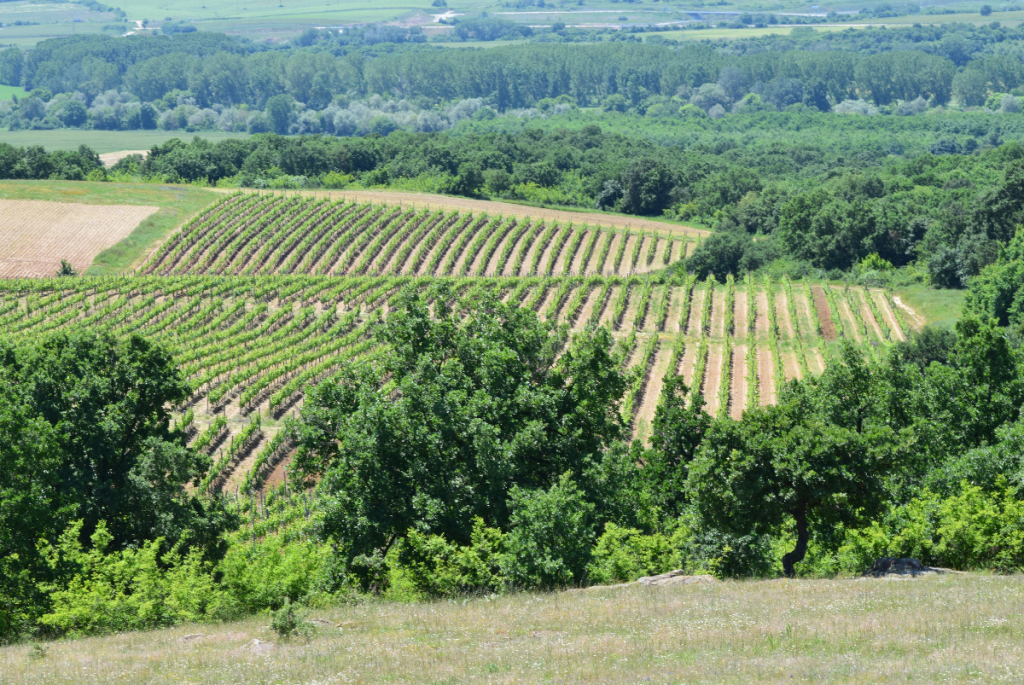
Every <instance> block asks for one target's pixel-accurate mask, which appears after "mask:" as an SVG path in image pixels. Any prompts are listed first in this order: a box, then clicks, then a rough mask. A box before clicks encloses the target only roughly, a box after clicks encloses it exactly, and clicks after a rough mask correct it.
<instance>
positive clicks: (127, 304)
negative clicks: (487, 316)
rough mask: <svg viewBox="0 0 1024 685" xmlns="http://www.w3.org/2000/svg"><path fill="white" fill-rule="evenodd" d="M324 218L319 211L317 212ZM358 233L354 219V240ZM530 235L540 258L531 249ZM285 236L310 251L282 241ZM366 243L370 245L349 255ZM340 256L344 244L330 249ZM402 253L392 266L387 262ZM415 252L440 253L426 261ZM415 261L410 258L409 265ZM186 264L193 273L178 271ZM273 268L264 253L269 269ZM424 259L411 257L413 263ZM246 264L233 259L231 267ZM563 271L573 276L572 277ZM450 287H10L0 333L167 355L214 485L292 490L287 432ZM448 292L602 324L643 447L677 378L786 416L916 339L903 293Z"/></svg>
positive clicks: (202, 283) (485, 233)
mask: <svg viewBox="0 0 1024 685" xmlns="http://www.w3.org/2000/svg"><path fill="white" fill-rule="evenodd" d="M243 200H244V199H240V200H235V202H242V201H243ZM232 206H234V204H232ZM263 206H264V207H265V208H266V209H267V211H268V212H271V213H273V212H275V211H277V210H275V209H274V208H275V207H278V205H277V204H276V203H274V202H272V201H265V204H264V205H263ZM222 209H223V207H222ZM278 209H286V208H283V207H278ZM310 209H311V211H313V212H316V211H318V210H317V209H316V206H315V205H313V204H312V203H311V205H310ZM320 209H323V208H320ZM344 211H345V212H346V213H347V214H349V215H351V216H352V217H356V216H361V217H363V219H366V218H367V217H372V216H375V215H377V214H380V213H388V212H391V213H394V212H393V210H390V209H387V208H369V207H362V208H360V207H346V208H344ZM211 218H212V217H211ZM404 219H405V220H403V214H402V213H399V214H398V220H397V221H396V222H393V223H399V224H400V225H401V226H403V227H407V228H408V230H407V231H406V233H407V234H408V235H410V236H411V235H413V234H416V233H417V232H418V233H419V234H421V235H423V234H429V233H438V234H440V233H444V234H445V236H448V235H449V234H451V233H452V232H453V231H452V230H451V229H452V227H455V226H459V225H460V222H461V223H462V224H464V225H466V226H469V225H477V224H479V225H481V226H482V229H481V230H477V231H476V232H474V233H469V232H467V231H466V230H464V229H460V230H459V232H458V233H455V236H456V237H455V238H452V239H450V241H451V242H452V243H456V242H461V243H465V244H467V245H470V247H469V248H467V249H469V250H471V251H472V252H473V254H474V255H475V256H474V257H473V260H472V263H473V264H481V263H488V262H493V260H491V259H485V256H486V254H487V253H488V252H490V253H492V256H493V254H499V255H500V254H502V253H505V252H507V253H508V254H509V255H511V254H512V253H513V252H514V250H512V249H508V250H506V249H505V248H503V247H501V245H502V244H505V245H507V244H508V241H505V239H504V237H501V238H499V237H497V236H505V235H509V234H516V235H518V236H519V237H518V238H517V241H518V242H517V243H514V244H519V245H520V248H519V250H518V253H517V254H516V255H515V256H514V257H512V260H513V264H520V265H521V266H523V267H524V268H523V269H522V273H535V272H537V271H540V270H541V269H539V268H538V267H537V264H539V263H540V260H539V259H537V258H536V257H532V256H529V255H531V254H532V255H536V254H537V252H538V250H537V249H536V248H534V247H529V248H527V247H522V246H527V245H532V244H533V243H534V242H538V241H541V242H546V243H547V244H548V245H549V246H550V245H551V244H552V243H555V242H560V243H562V245H563V247H562V248H559V250H558V251H556V250H555V249H554V248H550V249H547V248H546V249H545V250H544V252H543V254H545V255H550V254H552V253H553V254H555V255H556V256H557V255H563V254H564V255H573V254H574V253H575V252H576V251H577V248H578V247H579V245H583V248H582V249H583V250H584V251H591V252H594V253H598V254H600V253H601V252H606V253H610V252H612V250H613V248H612V247H609V244H613V243H614V241H615V240H618V239H619V238H621V236H622V234H612V233H609V234H608V235H610V236H611V237H612V239H611V241H609V240H608V239H607V237H606V236H603V235H597V236H596V237H595V235H593V234H592V233H589V232H577V231H576V230H575V229H572V228H570V227H568V226H566V227H556V226H547V227H543V226H531V225H523V226H518V225H513V226H508V225H507V224H505V223H504V222H503V221H502V220H501V219H489V218H486V217H484V218H473V219H469V218H463V219H460V218H459V217H452V216H449V215H442V214H432V215H428V216H426V217H421V216H419V215H418V214H411V215H409V216H405V217H404ZM361 220H362V219H353V220H352V224H353V226H354V225H356V222H358V221H361ZM368 220H369V219H368ZM218 221H219V220H218ZM374 221H376V222H379V221H380V219H376V220H374ZM492 224H493V225H494V226H493V227H491V226H492ZM362 225H363V226H366V224H365V223H364V224H362ZM329 230H330V229H323V231H321V232H324V233H326V232H328V231H329ZM401 230H402V229H400V228H399V229H395V230H394V231H391V235H390V237H385V236H389V233H388V232H386V231H381V230H380V229H377V230H376V232H373V231H365V230H364V231H363V232H362V233H360V235H359V236H358V237H357V238H356V239H355V240H354V241H351V242H350V243H349V244H348V245H349V247H346V248H344V250H343V251H342V258H343V259H342V260H340V261H338V263H339V264H344V265H347V266H346V267H345V268H344V269H343V270H344V271H356V272H359V273H366V272H371V273H372V272H373V269H369V268H366V269H361V268H360V266H359V265H363V266H367V265H371V264H376V263H385V264H394V263H396V262H398V261H401V260H399V259H398V257H397V255H398V254H400V253H401V252H402V251H404V250H405V248H404V247H401V246H398V247H395V246H394V245H392V240H391V238H392V237H393V236H394V235H397V234H398V233H399V232H401ZM183 233H184V232H183ZM530 233H532V234H533V235H534V238H533V239H532V242H531V240H530V239H527V238H526V237H525V236H526V235H527V234H530ZM278 234H280V235H281V236H287V235H298V233H296V232H294V231H292V232H285V231H283V230H282V231H278ZM556 234H557V235H556ZM445 239H446V240H449V238H447V237H446V238H445ZM411 240H412V238H411V237H410V240H409V241H411ZM217 241H218V239H217V238H212V239H211V240H210V241H209V243H210V245H211V247H210V249H204V250H200V249H199V248H198V247H197V248H196V249H195V250H191V251H185V250H177V251H176V248H175V247H174V245H181V244H183V243H182V242H181V241H180V240H174V241H172V242H170V243H168V245H169V246H170V247H167V249H165V250H162V251H161V255H163V256H161V257H160V258H159V261H157V262H155V263H158V264H163V263H166V264H171V263H175V264H178V263H180V262H181V261H184V262H186V263H188V264H189V265H190V266H189V267H188V268H190V269H204V268H206V267H205V266H204V265H205V264H206V263H207V262H212V263H213V264H216V263H220V261H219V260H224V261H227V260H228V259H229V257H230V255H232V254H234V255H235V257H237V256H238V255H239V254H241V253H242V252H243V251H244V248H241V249H238V250H234V248H231V249H230V250H225V249H219V250H218V251H216V252H214V251H213V249H212V244H213V243H215V242H217ZM356 241H359V242H360V243H361V244H362V245H363V247H362V248H359V249H358V250H357V249H354V248H353V249H350V248H351V246H352V245H354V244H356ZM409 241H406V242H407V243H408V242H409ZM223 242H228V241H223ZM597 243H601V244H600V245H597ZM264 244H265V245H269V244H270V242H269V241H268V242H267V243H264ZM336 244H337V243H333V242H332V243H331V245H332V247H331V248H330V249H331V250H333V249H334V247H333V246H334V245H336ZM374 244H376V245H377V247H373V245H374ZM384 244H387V245H388V246H391V247H393V248H394V249H390V248H385V246H384ZM573 244H576V247H573ZM197 245H198V243H197ZM659 245H660V243H659ZM474 246H475V247H474ZM413 247H415V245H414V246H413ZM222 248H223V245H222ZM388 250H390V251H391V252H392V253H393V254H392V256H385V255H384V253H385V252H386V251H388ZM416 250H419V252H426V253H427V254H431V251H430V250H426V249H425V248H423V247H422V246H421V247H420V248H416ZM416 250H414V249H411V248H410V249H409V250H408V253H409V254H410V255H412V254H414V253H415V252H416ZM329 251H330V250H328V251H325V254H326V253H327V252H329ZM449 253H453V250H447V251H446V253H445V254H442V256H441V257H437V252H436V251H435V252H433V256H430V257H429V258H427V257H424V258H423V260H422V261H423V262H426V263H431V264H438V265H442V266H441V267H439V268H440V270H441V271H442V272H448V273H451V272H460V271H462V272H467V270H465V269H460V268H454V265H455V264H457V263H465V261H467V260H464V259H461V257H451V256H450V254H449ZM174 254H177V255H178V257H175V258H174V259H175V260H177V261H173V262H172V261H171V255H174ZM259 254H262V253H261V252H260V251H259V250H256V251H255V252H254V257H255V255H259ZM289 254H290V255H296V254H300V253H299V252H294V251H293V252H290V253H287V254H286V253H284V252H283V248H281V252H280V253H279V252H276V251H274V250H271V249H268V250H266V253H265V256H266V259H265V260H264V261H262V262H261V263H263V264H270V263H271V262H272V260H273V259H278V257H273V255H279V258H280V260H283V261H285V262H287V261H288V260H289V259H291V257H289V256H288V255H289ZM306 254H308V252H307V253H306ZM185 255H191V256H188V257H186V256H185ZM217 255H220V256H219V257H218V256H217ZM521 255H527V256H528V258H524V257H521ZM261 259H262V258H261ZM298 259H299V258H298V257H296V260H298ZM417 259H419V257H415V256H410V257H407V258H406V259H405V262H404V263H406V264H409V263H415V262H416V260H417ZM460 260H461V261H460ZM238 261H239V260H236V259H235V258H231V261H228V262H227V263H229V264H235V263H238ZM252 261H253V260H249V262H246V263H250V262H252ZM319 261H320V262H322V261H323V260H319ZM571 261H572V260H569V259H568V256H566V257H565V258H563V259H562V260H561V261H560V262H559V260H556V259H554V258H549V262H550V263H555V264H558V263H560V264H561V265H565V264H566V263H567V262H571ZM597 261H599V262H600V261H603V258H602V259H600V260H597ZM449 263H450V264H451V265H452V266H453V268H449ZM352 265H355V267H354V268H353V267H352ZM545 269H549V267H545ZM169 270H170V271H173V269H169ZM410 270H411V269H410ZM550 270H551V269H549V272H550ZM560 270H561V271H562V272H565V271H570V272H571V271H573V270H572V269H565V268H564V266H562V268H561V269H560ZM270 272H271V273H273V269H270ZM427 272H428V273H433V272H434V270H433V269H430V270H428V271H427ZM468 273H474V270H472V269H470V270H468ZM438 280H439V279H438V278H436V277H432V276H411V275H396V274H393V273H392V274H388V273H385V274H382V275H352V276H334V277H328V276H303V275H298V276H288V275H284V276H277V275H268V276H263V277H259V278H257V277H254V276H227V277H216V276H199V275H181V276H134V277H115V278H90V279H74V280H65V279H48V280H27V279H26V280H8V281H0V332H2V333H3V334H8V335H11V336H14V337H29V336H36V335H38V334H41V333H46V332H49V331H54V330H57V329H60V328H64V327H76V328H81V327H85V328H95V327H101V326H105V327H110V328H111V329H113V330H115V331H118V332H121V333H129V332H137V333H141V334H143V335H146V336H149V337H151V338H153V339H156V340H160V341H162V342H164V343H166V344H167V345H168V346H169V347H170V348H171V349H172V350H173V351H174V354H175V356H176V361H177V363H178V365H179V366H180V368H181V369H182V370H183V372H184V374H185V375H186V376H187V378H188V379H189V382H190V384H191V389H192V395H191V398H190V399H189V400H188V401H187V402H186V403H185V404H184V405H183V406H181V407H177V408H176V411H175V417H176V421H177V424H178V426H179V427H181V428H183V429H184V430H185V431H186V433H187V434H188V435H189V436H190V440H191V444H192V445H193V446H194V447H195V448H197V449H199V450H202V451H203V452H205V453H207V454H210V455H211V456H212V457H213V460H214V464H215V465H214V467H213V469H212V470H211V472H210V473H209V474H208V475H207V477H206V479H205V480H204V482H203V483H202V487H203V488H205V489H208V490H211V491H226V492H235V491H239V492H255V491H259V490H260V489H262V488H264V487H266V486H268V485H273V484H274V483H277V482H280V480H281V478H282V474H283V469H284V466H285V465H286V463H287V458H288V456H289V454H290V452H291V449H292V446H291V445H290V444H289V443H288V441H287V439H286V436H285V433H284V432H283V431H282V427H283V425H284V422H285V421H286V420H287V418H288V417H289V416H292V415H294V414H295V413H296V411H297V409H298V408H299V407H300V406H301V402H302V399H303V396H304V393H305V391H306V390H308V389H309V388H311V387H312V386H314V385H316V384H318V383H321V382H324V381H325V380H327V379H330V378H331V377H332V376H333V375H334V374H336V373H338V371H339V369H340V368H341V367H342V366H343V365H344V364H345V363H346V362H349V361H351V360H355V359H360V358H369V357H370V356H372V355H374V354H376V353H378V350H379V348H378V347H377V346H376V343H375V342H374V341H373V339H372V330H373V327H374V325H375V324H376V323H377V322H379V321H380V320H381V319H382V318H384V317H386V316H387V315H388V312H389V311H390V308H391V307H392V306H393V305H394V302H395V298H396V296H397V295H398V293H399V292H400V291H401V290H402V289H404V288H406V287H415V288H419V289H420V290H426V288H427V287H428V286H429V285H431V284H433V283H436V282H438ZM444 280H446V281H448V282H449V283H450V284H451V287H452V292H453V293H454V295H455V301H456V309H457V311H461V312H462V313H463V314H464V315H468V313H469V312H470V311H471V310H472V307H473V303H474V302H475V301H476V300H477V298H478V297H480V296H481V295H482V294H483V293H485V292H489V293H492V294H493V295H494V296H496V297H499V298H501V299H502V300H504V301H506V302H511V303H515V304H518V305H519V306H522V307H527V308H530V309H532V310H534V311H536V312H537V313H538V315H539V316H540V317H542V318H544V319H547V320H552V319H555V320H557V321H559V322H561V323H564V324H566V325H568V326H570V327H571V328H572V329H573V330H581V329H582V328H584V327H585V326H587V325H588V324H589V323H596V324H600V325H607V326H610V327H611V329H612V330H613V331H614V336H615V338H616V341H617V342H616V345H617V355H618V358H619V359H620V360H621V362H620V363H621V364H622V366H623V368H624V369H625V370H627V371H628V378H629V379H630V381H629V382H630V385H629V388H628V391H627V394H626V397H625V399H624V401H623V405H622V412H623V417H624V419H625V420H626V421H627V422H628V423H630V424H631V426H632V429H633V433H634V435H635V436H637V437H639V438H641V439H644V438H647V437H649V432H650V421H651V419H652V417H653V415H654V410H655V408H656V406H657V401H658V397H659V395H660V392H661V388H662V385H663V382H664V379H665V378H666V377H667V376H671V375H673V374H681V375H682V376H683V377H684V379H685V381H686V383H687V385H688V386H689V387H691V388H692V391H693V392H694V393H700V394H701V395H703V397H704V398H705V401H706V402H707V405H708V409H709V411H710V412H711V413H713V414H720V413H723V412H727V413H729V414H731V415H733V416H737V415H739V414H740V413H742V411H743V410H744V409H745V408H746V407H750V406H754V405H757V404H765V403H770V402H772V401H773V399H774V397H775V396H776V393H777V392H778V389H779V387H780V385H781V384H782V383H783V382H785V381H786V380H789V379H792V378H801V377H803V376H805V375H807V374H815V373H819V372H821V371H822V370H823V368H824V365H825V363H826V361H827V359H828V358H829V357H830V356H831V355H832V354H834V351H835V347H836V342H835V341H837V340H838V339H840V338H846V339H849V340H851V341H853V342H854V343H855V344H856V345H858V346H859V347H861V348H862V349H863V350H864V351H865V353H866V354H868V355H879V354H881V352H882V350H883V349H884V346H885V345H887V344H889V343H890V342H892V341H896V340H902V339H904V337H905V336H906V334H907V332H908V331H909V328H908V323H907V321H906V320H904V318H903V315H902V312H901V310H900V308H899V307H895V306H893V300H892V297H891V295H890V294H889V293H887V292H885V291H882V290H874V289H870V290H869V289H864V288H860V287H846V286H843V285H835V284H829V283H809V282H806V281H802V282H790V281H788V280H781V281H775V280H771V279H755V278H747V279H746V280H743V281H739V280H733V279H731V278H730V279H729V280H728V282H727V283H726V284H724V285H719V284H716V283H714V281H712V280H709V281H705V282H698V281H696V280H695V279H694V278H693V277H692V276H691V277H688V278H683V279H682V280H678V279H674V280H670V279H666V278H664V277H663V276H661V275H632V276H628V277H620V276H602V275H592V276H558V275H555V276H525V277H520V278H513V277H508V276H496V277H481V276H474V275H466V276H460V277H447V278H445V279H444Z"/></svg>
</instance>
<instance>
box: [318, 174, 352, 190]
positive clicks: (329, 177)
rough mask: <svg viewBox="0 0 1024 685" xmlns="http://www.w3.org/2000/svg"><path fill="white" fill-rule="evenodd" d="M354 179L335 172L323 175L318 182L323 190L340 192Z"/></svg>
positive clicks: (349, 175)
mask: <svg viewBox="0 0 1024 685" xmlns="http://www.w3.org/2000/svg"><path fill="white" fill-rule="evenodd" d="M354 180H355V178H354V177H353V176H352V175H351V174H339V173H338V172H337V171H332V172H330V173H327V174H324V177H323V178H322V179H321V180H320V183H321V184H322V185H323V187H324V188H328V189H331V190H340V189H341V188H344V187H346V186H348V184H349V183H351V182H352V181H354Z"/></svg>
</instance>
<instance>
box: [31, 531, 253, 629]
mask: <svg viewBox="0 0 1024 685" xmlns="http://www.w3.org/2000/svg"><path fill="white" fill-rule="evenodd" d="M81 533H82V522H81V521H77V522H75V523H74V524H72V525H71V526H70V527H69V528H68V529H67V530H66V531H65V532H64V533H63V534H61V536H60V538H59V539H58V540H57V542H56V544H54V545H51V544H49V543H47V542H45V541H44V542H43V543H42V553H43V555H44V557H45V558H46V560H47V562H48V564H49V565H50V567H51V568H52V569H53V570H54V571H55V572H57V573H58V574H60V575H63V574H64V573H67V574H68V577H67V578H66V579H63V580H62V581H61V582H59V583H47V584H44V587H45V588H46V589H47V590H48V591H49V592H50V599H51V602H52V609H51V611H50V612H49V613H47V614H45V615H44V616H42V617H41V618H40V619H39V622H40V623H41V624H42V625H45V626H50V627H51V628H56V629H58V630H60V631H62V632H67V633H70V634H72V635H89V634H95V633H103V632H111V631H125V630H139V629H146V628H158V627H162V626H169V625H174V624H176V623H183V622H198V621H207V620H220V619H225V618H228V617H230V616H233V615H235V614H236V613H237V605H236V604H235V602H234V600H233V599H232V597H231V596H230V595H229V594H228V593H226V592H225V591H224V589H223V588H222V587H221V586H220V585H218V584H217V582H216V581H215V580H214V577H213V573H212V572H211V568H210V565H209V564H208V563H206V562H204V561H203V560H202V557H201V555H200V554H199V553H198V552H196V551H193V552H190V553H189V554H187V555H186V556H185V557H181V556H179V555H177V554H173V553H172V554H164V555H162V554H161V552H160V548H161V546H162V545H163V539H162V538H157V539H155V540H150V541H148V542H145V543H144V544H143V545H142V546H141V547H140V548H138V549H132V548H129V549H125V550H122V551H119V552H117V551H110V552H108V548H109V547H110V545H111V543H112V542H113V536H112V535H111V534H110V532H109V531H108V530H107V527H106V524H105V522H103V521H101V522H100V523H99V525H97V527H96V529H95V531H94V532H93V534H92V535H91V536H90V539H89V540H90V543H91V545H90V546H89V547H88V548H85V547H84V546H83V545H82V542H81V541H80V539H79V538H80V536H81ZM68 569H71V570H70V572H69V571H68Z"/></svg>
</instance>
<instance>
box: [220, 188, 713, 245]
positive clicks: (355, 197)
mask: <svg viewBox="0 0 1024 685" xmlns="http://www.w3.org/2000/svg"><path fill="white" fill-rule="evenodd" d="M211 190H217V191H219V192H225V193H235V192H238V190H239V189H237V188H223V189H221V188H216V189H211ZM242 192H256V191H252V190H248V189H245V190H242ZM259 192H260V193H262V194H264V195H266V194H268V193H271V192H278V193H280V194H282V195H304V196H307V197H314V196H315V197H318V198H323V197H329V198H330V199H332V200H344V201H350V202H373V203H375V204H389V205H400V206H402V207H414V208H416V209H428V208H429V209H444V210H452V209H458V210H460V211H471V212H473V213H475V214H479V213H481V212H487V213H488V214H490V215H492V216H497V215H502V216H517V217H531V218H535V219H544V220H546V221H558V222H561V223H569V222H572V223H573V224H577V225H579V224H587V225H590V226H607V227H610V228H628V229H632V230H634V231H638V230H639V231H652V232H654V233H657V234H659V235H668V236H693V237H696V236H708V235H711V232H710V231H707V230H704V229H700V228H693V227H692V226H685V225H682V224H670V223H666V222H662V221H653V220H650V219H642V218H640V217H635V216H614V215H610V214H599V213H597V212H572V211H565V210H561V209H545V208H543V207H530V206H527V205H517V204H513V203H511V202H493V201H491V200H472V199H470V198H466V197H452V196H448V195H432V194H429V193H411V192H404V191H395V192H389V191H384V190H282V191H268V190H260V191H259Z"/></svg>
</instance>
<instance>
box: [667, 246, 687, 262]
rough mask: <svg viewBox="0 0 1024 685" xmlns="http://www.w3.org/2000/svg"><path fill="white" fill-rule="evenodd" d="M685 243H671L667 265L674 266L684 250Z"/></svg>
mask: <svg viewBox="0 0 1024 685" xmlns="http://www.w3.org/2000/svg"><path fill="white" fill-rule="evenodd" d="M685 246H686V243H684V242H683V241H681V240H673V241H672V253H671V254H670V255H669V264H675V263H676V262H678V261H679V260H680V259H682V256H683V254H684V252H685V250H686V247H685ZM666 266H667V265H666Z"/></svg>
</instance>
